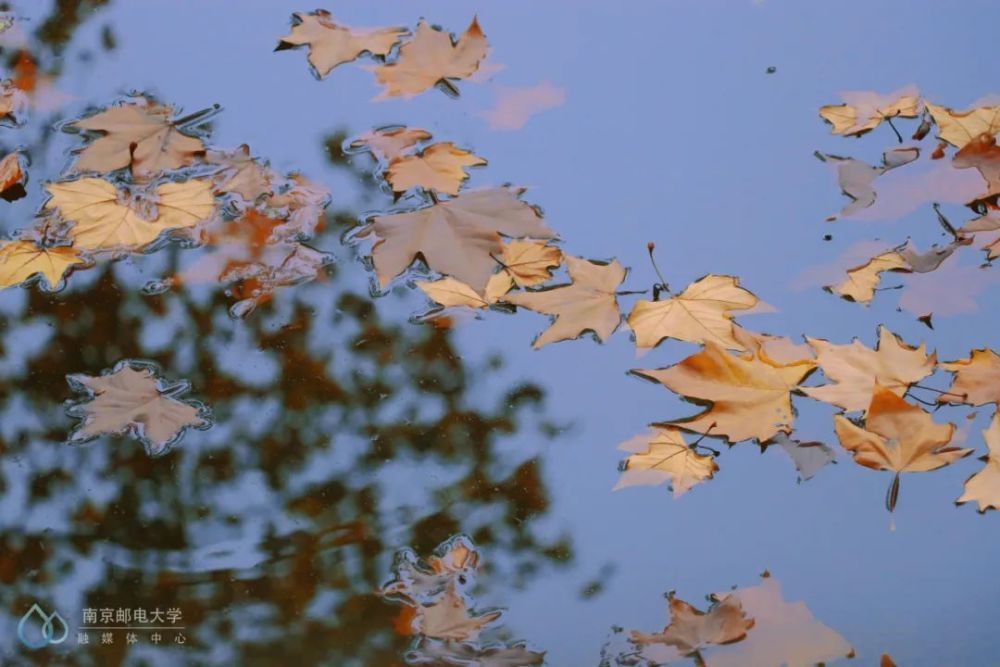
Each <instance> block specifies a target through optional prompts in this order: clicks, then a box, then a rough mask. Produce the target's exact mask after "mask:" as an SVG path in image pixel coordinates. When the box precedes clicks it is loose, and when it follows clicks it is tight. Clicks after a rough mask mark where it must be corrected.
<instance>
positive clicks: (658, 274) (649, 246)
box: [646, 241, 670, 301]
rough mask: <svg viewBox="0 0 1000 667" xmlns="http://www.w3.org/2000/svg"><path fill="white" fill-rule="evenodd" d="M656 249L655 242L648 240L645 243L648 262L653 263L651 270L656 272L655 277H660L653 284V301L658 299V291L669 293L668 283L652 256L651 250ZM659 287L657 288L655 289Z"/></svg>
mask: <svg viewBox="0 0 1000 667" xmlns="http://www.w3.org/2000/svg"><path fill="white" fill-rule="evenodd" d="M654 250H656V244H655V243H653V242H652V241H650V242H649V243H647V244H646V251H647V252H648V253H649V263H650V264H652V265H653V271H655V272H656V277H657V278H659V279H660V283H659V285H653V295H654V297H655V298H654V299H653V301H657V300H658V299H659V293H660V292H666V293H667V294H670V285H668V284H667V281H666V279H665V278H664V277H663V273H661V272H660V267H659V266H657V264H656V257H654V256H653V251H654ZM657 288H659V289H657Z"/></svg>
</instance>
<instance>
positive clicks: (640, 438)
mask: <svg viewBox="0 0 1000 667" xmlns="http://www.w3.org/2000/svg"><path fill="white" fill-rule="evenodd" d="M618 449H621V450H624V451H626V452H631V455H630V456H628V457H626V458H625V459H624V460H623V461H622V467H621V470H622V476H621V477H620V478H619V480H618V483H617V484H615V487H614V489H613V490H614V491H617V490H619V489H624V488H626V487H629V486H637V485H642V484H662V483H663V482H667V483H669V485H670V489H671V491H673V494H674V498H679V497H680V496H682V495H684V494H685V493H687V492H688V491H689V490H691V487H693V486H695V485H696V484H700V483H701V482H704V481H706V480H709V479H712V476H713V475H714V474H715V472H716V471H717V470H718V469H719V466H718V465H717V464H716V463H715V458H714V457H713V456H711V455H708V454H699V453H698V452H697V451H695V450H694V449H693V448H692V447H691V446H689V445H688V444H687V443H686V442H685V441H684V436H683V435H681V431H680V429H677V428H673V427H662V426H657V427H653V428H651V429H650V430H649V431H648V432H646V433H644V434H642V435H637V436H635V437H634V438H631V439H629V440H626V441H625V442H623V443H621V444H620V445H618Z"/></svg>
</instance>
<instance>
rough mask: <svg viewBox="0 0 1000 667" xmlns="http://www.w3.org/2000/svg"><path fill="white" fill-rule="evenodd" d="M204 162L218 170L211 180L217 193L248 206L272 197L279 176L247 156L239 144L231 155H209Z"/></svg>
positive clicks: (245, 146)
mask: <svg viewBox="0 0 1000 667" xmlns="http://www.w3.org/2000/svg"><path fill="white" fill-rule="evenodd" d="M205 161H206V162H208V163H209V164H215V165H218V166H219V167H220V169H219V171H218V172H216V174H215V175H214V176H213V177H212V181H213V182H214V183H215V191H216V192H217V193H227V192H231V193H235V194H238V195H239V196H240V197H242V198H243V199H245V200H246V201H248V202H251V203H252V202H255V201H257V200H258V199H260V198H261V197H262V196H264V195H269V194H272V193H273V191H274V188H275V185H276V183H277V181H278V180H279V176H278V174H276V173H275V172H274V171H272V170H271V169H270V168H269V167H267V166H265V165H263V164H261V162H260V161H259V160H257V159H256V158H254V157H253V156H252V155H250V147H249V146H248V145H246V144H242V145H241V146H239V147H238V148H236V150H234V151H208V153H207V154H206V155H205Z"/></svg>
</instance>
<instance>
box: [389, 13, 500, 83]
mask: <svg viewBox="0 0 1000 667" xmlns="http://www.w3.org/2000/svg"><path fill="white" fill-rule="evenodd" d="M486 48H487V44H486V36H485V35H483V31H482V29H481V28H480V27H479V22H478V21H477V20H476V19H475V18H473V19H472V23H470V24H469V27H468V28H467V29H466V30H465V33H463V34H462V36H461V37H460V38H459V39H458V41H457V42H454V43H453V42H452V38H451V36H450V35H449V34H448V33H447V32H442V31H440V30H436V29H434V28H432V27H430V26H429V25H428V24H427V22H426V21H424V20H422V19H421V21H420V23H419V24H417V30H416V32H415V33H414V34H413V39H411V40H409V41H408V42H405V43H404V44H403V46H401V47H400V48H399V57H398V58H397V59H396V62H393V63H389V64H387V65H380V66H378V67H375V68H374V72H375V78H376V79H377V80H378V82H379V83H380V84H382V85H383V86H385V88H384V89H383V91H382V93H381V94H380V95H379V98H388V97H413V96H414V95H418V94H420V93H422V92H424V91H425V90H427V89H429V88H432V87H433V86H435V85H436V84H437V83H438V82H441V81H443V82H446V83H447V81H448V79H465V78H468V77H470V76H472V74H474V73H475V72H476V70H478V69H479V63H480V62H481V61H482V60H483V58H485V57H486Z"/></svg>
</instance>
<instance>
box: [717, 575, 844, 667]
mask: <svg viewBox="0 0 1000 667" xmlns="http://www.w3.org/2000/svg"><path fill="white" fill-rule="evenodd" d="M715 597H717V598H721V599H722V600H723V601H725V600H729V599H733V600H735V601H738V602H739V603H740V604H741V605H742V607H743V610H744V611H745V612H746V614H747V616H750V617H751V618H753V619H754V626H753V630H751V631H750V633H749V634H748V635H747V638H746V639H745V640H743V641H742V642H739V643H738V644H733V645H731V646H720V647H718V648H715V649H712V652H711V654H710V655H708V656H706V659H705V665H706V667H749V666H750V665H760V666H761V667H763V666H764V665H768V666H769V667H771V666H775V665H782V666H783V667H813V666H814V665H817V664H826V663H829V662H831V661H834V660H838V659H839V658H844V657H851V656H852V655H853V653H854V652H853V649H852V648H851V645H850V644H848V643H847V640H845V639H844V638H843V637H842V636H841V635H840V634H839V633H837V632H836V631H834V630H833V629H831V628H830V627H828V626H827V625H825V624H824V623H822V622H821V621H819V620H818V619H817V618H816V617H815V616H813V614H812V612H811V611H809V608H808V607H807V606H806V605H805V604H804V603H802V602H787V601H785V599H784V596H783V594H782V592H781V584H779V583H778V582H777V581H776V580H775V579H774V578H773V577H771V576H770V575H769V574H766V573H765V575H764V577H763V580H762V581H761V583H760V584H759V585H757V586H747V587H743V588H737V589H736V590H733V591H726V592H725V593H720V594H718V595H716V596H715Z"/></svg>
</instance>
